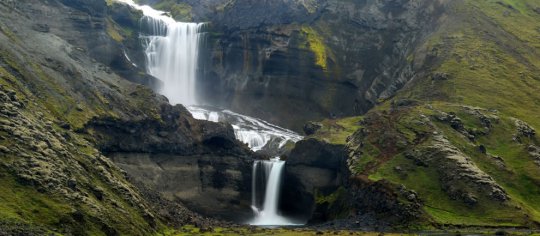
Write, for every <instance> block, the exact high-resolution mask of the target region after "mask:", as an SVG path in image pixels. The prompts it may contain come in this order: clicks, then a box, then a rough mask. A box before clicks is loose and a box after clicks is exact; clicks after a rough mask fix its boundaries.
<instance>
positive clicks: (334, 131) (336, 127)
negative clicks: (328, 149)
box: [310, 116, 363, 145]
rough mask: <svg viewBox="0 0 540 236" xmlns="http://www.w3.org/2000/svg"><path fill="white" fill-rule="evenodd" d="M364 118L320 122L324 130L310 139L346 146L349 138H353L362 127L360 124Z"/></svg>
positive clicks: (320, 130)
mask: <svg viewBox="0 0 540 236" xmlns="http://www.w3.org/2000/svg"><path fill="white" fill-rule="evenodd" d="M362 119H363V117H361V116H357V117H348V118H343V119H336V120H324V121H322V122H320V124H321V125H322V128H321V129H319V130H318V131H317V132H316V133H315V134H314V135H312V136H310V138H316V139H319V140H322V141H325V142H327V143H331V144H342V145H344V144H346V143H347V137H349V136H351V135H352V134H353V133H354V132H355V131H356V130H358V129H360V128H361V127H362V126H361V125H360V122H361V121H362Z"/></svg>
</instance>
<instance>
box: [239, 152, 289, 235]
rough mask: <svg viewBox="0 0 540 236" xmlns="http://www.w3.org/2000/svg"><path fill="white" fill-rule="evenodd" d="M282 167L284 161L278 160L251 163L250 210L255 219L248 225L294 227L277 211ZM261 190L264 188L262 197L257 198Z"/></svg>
mask: <svg viewBox="0 0 540 236" xmlns="http://www.w3.org/2000/svg"><path fill="white" fill-rule="evenodd" d="M284 167H285V161H281V160H280V159H279V158H274V159H271V160H264V161H255V162H254V163H253V180H252V200H251V201H252V203H251V208H252V210H253V212H254V214H255V218H254V219H253V220H252V221H250V222H249V224H251V225H261V226H275V225H295V223H293V221H292V220H291V219H288V218H286V217H284V216H282V215H280V214H279V210H278V207H279V200H280V199H279V196H280V193H281V191H280V190H281V182H282V176H283V168H284ZM261 184H262V185H261ZM261 188H264V195H262V196H258V195H257V192H258V191H257V190H259V189H261ZM261 197H264V198H261Z"/></svg>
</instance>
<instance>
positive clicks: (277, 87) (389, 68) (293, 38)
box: [194, 0, 445, 130]
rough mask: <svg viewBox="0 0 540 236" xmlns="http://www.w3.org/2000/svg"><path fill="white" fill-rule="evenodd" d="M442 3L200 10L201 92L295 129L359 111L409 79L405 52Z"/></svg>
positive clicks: (246, 4) (240, 5)
mask: <svg viewBox="0 0 540 236" xmlns="http://www.w3.org/2000/svg"><path fill="white" fill-rule="evenodd" d="M199 7H200V6H199ZM444 8H445V1H424V0H415V1H413V0H410V1H355V2H352V1H320V2H319V1H271V2H266V1H257V2H251V1H235V2H233V3H229V4H227V5H225V6H223V7H215V9H214V14H213V15H202V16H199V18H200V19H201V20H202V19H208V20H209V26H210V27H209V29H208V30H209V33H208V34H207V44H206V46H207V51H206V52H204V53H203V54H204V55H205V59H204V60H203V62H201V65H202V66H203V68H202V69H201V78H200V84H199V85H200V88H199V89H200V91H201V93H200V94H202V95H201V96H202V98H203V100H206V102H208V103H210V104H213V105H220V106H224V107H229V108H231V109H233V110H236V111H240V112H243V113H245V114H248V115H253V116H257V117H261V118H264V119H266V120H269V121H271V122H274V123H277V124H280V125H283V126H285V127H289V128H293V129H295V130H300V127H301V125H302V124H303V123H304V122H305V121H306V120H318V119H321V118H327V117H336V116H337V117H342V116H350V115H358V114H363V113H365V112H366V111H367V110H368V109H370V108H371V107H373V106H374V105H375V104H377V103H378V102H379V101H380V100H384V99H386V98H389V97H391V96H392V95H393V94H394V93H395V92H396V91H397V90H399V89H400V88H401V87H402V86H403V85H404V84H405V83H406V82H408V81H409V80H411V79H413V78H414V77H415V74H416V73H417V72H418V71H417V70H418V69H419V68H414V67H413V65H412V61H411V60H410V58H412V54H413V53H414V52H415V50H416V47H417V46H418V45H419V43H421V42H423V40H424V39H425V37H426V36H428V35H429V34H430V33H431V32H432V31H433V30H434V28H435V27H436V26H437V24H438V20H439V19H440V18H441V17H442V16H443V15H444ZM197 13H200V12H197V11H195V10H194V14H195V15H196V14H197ZM201 14H202V13H201ZM196 16H197V15H196ZM194 19H198V18H197V17H194ZM203 58H204V57H203ZM289 114H295V116H290V115H289Z"/></svg>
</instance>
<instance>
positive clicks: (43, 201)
mask: <svg viewBox="0 0 540 236" xmlns="http://www.w3.org/2000/svg"><path fill="white" fill-rule="evenodd" d="M0 171H1V172H2V173H4V174H1V175H0V189H2V191H0V222H2V221H4V222H24V223H26V224H31V225H35V226H49V225H59V224H60V222H61V220H62V218H63V217H65V216H66V215H69V214H70V213H71V211H72V208H71V207H70V206H69V205H67V204H66V203H65V202H63V201H60V200H58V199H57V198H56V197H55V196H51V195H49V194H43V193H40V192H38V191H36V189H35V188H33V187H31V186H23V185H21V184H19V183H17V182H16V181H15V179H14V178H13V177H11V176H10V175H8V174H6V173H7V171H6V170H4V169H0Z"/></svg>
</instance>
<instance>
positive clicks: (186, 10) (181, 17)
mask: <svg viewBox="0 0 540 236" xmlns="http://www.w3.org/2000/svg"><path fill="white" fill-rule="evenodd" d="M154 8H156V9H159V10H162V11H166V12H170V13H171V15H172V17H173V18H174V19H175V20H177V21H191V20H192V18H193V16H192V14H191V11H192V8H191V5H189V4H187V3H183V2H177V1H175V0H163V1H160V2H159V3H157V4H156V5H154Z"/></svg>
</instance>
